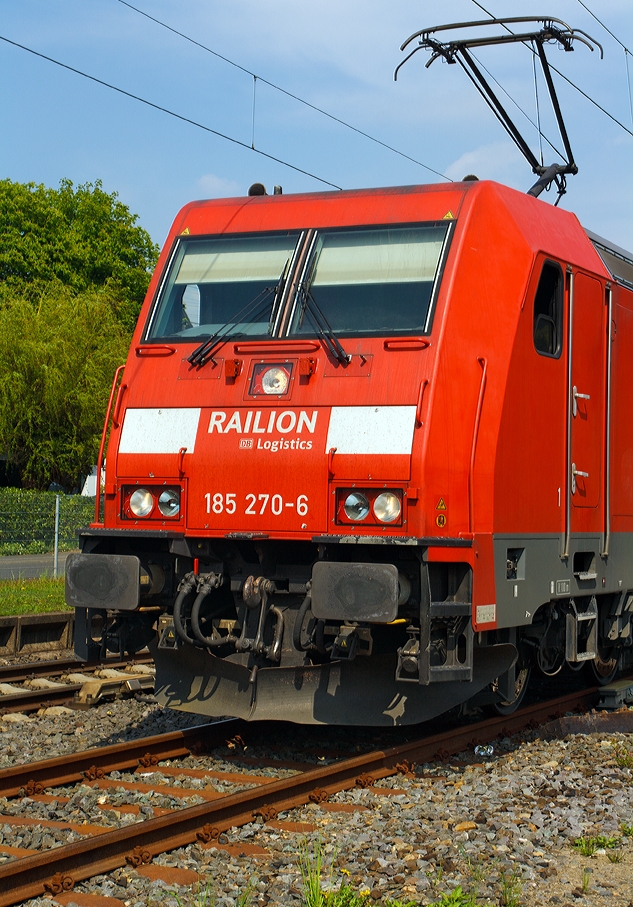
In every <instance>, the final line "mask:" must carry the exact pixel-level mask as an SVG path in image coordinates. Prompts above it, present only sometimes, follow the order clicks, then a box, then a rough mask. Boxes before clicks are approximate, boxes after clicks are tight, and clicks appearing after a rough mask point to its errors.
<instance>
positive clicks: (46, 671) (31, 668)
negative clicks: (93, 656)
mask: <svg viewBox="0 0 633 907" xmlns="http://www.w3.org/2000/svg"><path fill="white" fill-rule="evenodd" d="M153 660H154V659H153V658H152V656H151V655H143V656H140V657H138V658H134V657H132V656H131V657H130V658H126V659H125V660H124V661H121V659H120V658H112V659H108V658H105V659H103V661H88V662H86V661H81V660H79V659H76V658H60V659H58V660H56V661H30V662H27V663H24V664H12V665H2V666H0V683H23V682H24V681H25V680H29V679H30V678H31V677H58V676H59V675H60V674H66V673H71V672H74V671H81V670H84V671H97V670H101V669H102V668H115V669H119V668H126V667H127V666H128V665H132V664H151V663H152V662H153ZM1 701H2V700H0V703H1Z"/></svg>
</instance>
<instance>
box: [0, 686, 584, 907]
mask: <svg viewBox="0 0 633 907" xmlns="http://www.w3.org/2000/svg"><path fill="white" fill-rule="evenodd" d="M597 692H598V689H597V688H596V687H594V688H592V689H590V690H584V691H583V692H581V693H578V692H576V693H573V694H570V695H567V696H563V697H560V698H558V699H555V700H550V701H549V702H545V703H539V704H537V705H534V706H530V707H528V708H525V709H521V710H520V711H517V712H515V713H514V714H513V715H509V716H507V715H506V716H499V717H495V718H490V719H488V720H486V721H483V722H480V723H478V724H476V725H469V726H466V727H463V728H458V729H455V730H451V731H447V732H443V733H441V734H435V735H433V736H431V737H427V738H425V739H420V740H415V741H413V742H409V743H405V744H401V745H399V746H394V747H390V748H388V749H386V750H376V751H373V752H371V753H366V754H364V755H361V756H355V757H354V758H352V759H344V760H342V761H340V762H337V763H334V764H331V765H328V766H324V767H322V768H317V769H313V770H310V771H306V772H301V773H299V774H297V775H294V776H292V777H290V778H284V779H282V780H279V781H273V782H271V783H270V784H267V785H266V786H265V789H260V790H257V789H255V790H246V791H240V792H238V793H235V794H230V795H229V796H226V797H222V798H220V799H218V800H212V801H207V802H205V803H202V804H198V805H196V806H192V807H188V808H186V809H183V810H181V811H178V812H175V813H170V814H169V815H165V816H158V817H155V818H153V819H147V820H145V821H144V822H139V823H135V824H134V825H130V826H125V827H123V828H118V829H115V830H113V831H109V832H105V833H104V834H100V835H98V836H97V837H96V838H84V839H83V840H81V841H76V842H75V843H73V844H68V845H66V846H62V847H58V848H55V849H54V850H52V851H50V850H49V851H46V852H44V853H37V854H33V855H32V856H27V857H22V858H20V859H17V860H14V861H11V862H9V863H6V864H4V865H3V866H0V907H10V905H14V904H18V903H20V902H21V901H23V900H26V899H27V898H32V897H38V896H41V895H42V894H44V893H45V892H46V891H48V892H49V893H53V894H55V892H57V893H59V892H60V891H69V890H71V889H72V887H73V886H74V884H75V883H76V882H78V881H81V880H83V879H87V878H90V877H91V876H93V875H97V874H102V873H106V872H110V871H112V870H114V869H117V868H119V867H121V866H125V865H126V863H127V864H129V865H131V866H135V865H140V864H141V863H149V862H151V860H152V858H153V857H154V856H156V855H158V854H160V853H164V852H165V851H169V850H174V849H176V848H179V847H185V846H187V845H188V844H192V843H194V842H195V841H196V840H202V841H206V842H209V841H213V840H215V839H216V838H217V837H218V835H219V834H220V833H222V832H223V831H226V830H227V829H229V828H231V827H233V826H239V825H244V824H247V823H248V822H252V821H253V818H254V816H256V815H259V814H262V813H265V814H266V813H267V814H268V815H276V813H277V812H282V811H286V810H289V809H292V808H294V807H297V806H303V805H304V804H305V803H307V802H308V801H309V800H310V795H312V798H313V799H316V800H317V802H318V801H319V800H321V799H323V798H324V797H326V795H327V796H330V795H332V794H334V793H337V792H339V791H342V790H348V789H350V788H354V787H356V786H358V785H359V784H360V785H362V786H368V785H371V784H372V783H373V781H376V780H378V779H379V778H384V777H386V776H388V775H392V774H395V773H396V772H398V771H405V772H406V771H409V770H410V769H411V766H412V764H413V763H416V762H422V761H428V760H430V759H433V758H438V757H439V758H448V757H450V756H451V755H453V754H455V753H458V752H460V751H462V750H463V749H465V748H466V747H469V746H472V745H473V744H475V743H476V742H480V741H481V740H484V741H486V740H490V739H494V738H495V737H496V736H497V735H498V734H499V733H501V734H503V735H504V736H508V735H510V734H513V733H516V732H518V731H520V730H523V729H524V728H525V727H526V726H536V725H538V724H539V723H542V722H544V721H547V720H548V719H550V718H552V717H556V716H558V715H560V714H561V712H563V713H564V712H565V711H569V710H570V709H572V708H578V707H580V706H584V707H586V706H588V705H591V704H592V703H593V702H594V701H595V698H596V695H597ZM227 724H229V723H227ZM227 724H225V725H224V727H225V728H226V727H227ZM243 724H244V722H235V723H230V725H229V726H230V727H231V730H233V729H235V728H238V727H242V726H243ZM212 727H213V726H212ZM174 736H175V737H178V736H179V735H174ZM136 743H137V746H138V748H140V749H142V748H143V741H137V742H136ZM144 743H145V746H147V743H148V741H147V740H146V741H144ZM181 743H182V741H181ZM84 755H85V754H84ZM95 756H98V751H97V752H95Z"/></svg>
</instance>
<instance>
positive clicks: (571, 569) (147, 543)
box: [66, 18, 633, 725]
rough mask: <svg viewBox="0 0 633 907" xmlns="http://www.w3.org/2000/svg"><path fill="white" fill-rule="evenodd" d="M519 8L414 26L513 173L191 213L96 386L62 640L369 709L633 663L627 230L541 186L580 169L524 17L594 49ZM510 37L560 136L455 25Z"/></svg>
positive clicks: (216, 691) (553, 36) (247, 705)
mask: <svg viewBox="0 0 633 907" xmlns="http://www.w3.org/2000/svg"><path fill="white" fill-rule="evenodd" d="M526 21H534V20H526V19H524V18H521V19H512V20H505V21H504V22H503V23H502V24H504V26H505V27H506V28H507V23H509V22H511V23H519V22H521V23H524V22H526ZM537 21H538V22H540V23H541V24H542V26H543V27H542V29H541V30H540V31H539V32H532V33H529V34H527V35H523V34H514V35H512V36H511V37H508V34H507V30H506V31H504V32H503V34H501V35H500V36H498V37H496V38H492V39H480V38H476V39H471V40H466V41H451V42H449V43H447V44H442V43H440V42H439V41H438V40H437V37H436V34H435V33H436V32H440V31H444V30H446V29H447V28H455V27H460V28H461V27H462V26H450V27H449V26H442V27H439V28H436V29H431V30H429V31H426V32H419V33H417V34H416V35H414V36H412V38H410V39H409V41H407V42H405V44H404V45H403V49H405V48H406V47H407V45H408V44H409V43H410V41H412V40H413V38H419V45H418V47H417V48H416V50H417V49H419V48H420V47H427V48H428V49H430V50H431V52H432V54H433V56H432V58H431V61H432V60H433V59H436V58H437V57H438V56H444V58H445V59H447V60H448V62H451V63H453V62H460V63H461V64H462V66H463V67H464V68H465V69H466V70H467V71H468V72H469V74H470V75H471V77H472V79H473V81H475V82H476V83H477V84H478V85H479V87H480V88H481V90H482V91H483V92H484V93H485V94H486V96H487V97H488V98H489V100H490V103H491V106H492V107H493V110H495V112H496V113H497V115H498V116H499V117H500V119H501V120H502V122H503V123H504V125H505V126H506V128H508V131H509V132H510V134H511V136H512V138H513V139H514V140H515V141H516V142H517V144H518V145H519V147H520V149H521V150H522V152H523V153H524V154H525V156H526V157H527V159H528V160H529V162H530V164H531V166H532V169H533V170H534V172H535V173H536V174H537V175H538V176H539V177H540V179H539V180H538V181H537V183H536V184H535V185H534V186H533V187H532V189H531V190H530V191H529V193H528V194H527V195H523V194H521V193H519V192H517V191H515V190H512V189H508V188H506V187H503V186H500V185H498V184H496V183H492V182H479V181H476V180H469V181H464V182H461V183H452V184H450V185H448V186H445V185H443V186H437V185H432V186H413V187H404V188H396V189H375V190H367V191H347V192H337V193H332V192H327V193H320V194H312V195H295V196H283V195H282V194H275V195H273V196H267V195H265V194H262V193H263V187H261V186H259V187H257V186H256V187H252V189H253V194H250V195H249V197H248V198H236V199H228V200H219V201H207V202H196V203H194V204H191V205H188V206H187V207H185V208H184V209H183V210H182V211H181V212H180V214H179V215H178V217H177V218H176V221H175V223H174V225H173V227H172V230H171V233H170V235H169V237H168V240H167V243H166V245H165V249H164V250H163V253H162V256H161V258H160V260H159V263H158V267H157V269H156V273H155V275H154V278H153V280H152V283H151V285H150V288H149V292H148V295H147V299H146V301H145V305H144V307H143V310H142V312H141V317H140V319H139V323H138V326H137V329H136V332H135V335H134V339H133V343H132V348H131V350H130V354H129V357H128V361H127V363H126V365H125V369H124V370H122V369H120V370H119V373H118V374H117V376H116V377H115V381H114V385H113V388H112V395H111V399H110V407H109V412H108V417H107V419H106V427H105V428H104V444H105V438H106V433H107V428H108V426H109V424H110V419H111V428H110V435H109V443H108V451H107V466H106V477H105V500H104V516H103V520H102V521H100V518H99V514H97V519H96V522H95V523H94V524H93V525H92V526H91V527H90V529H88V530H86V531H85V532H83V533H82V534H81V547H82V553H81V554H78V555H74V556H71V557H69V559H68V561H67V565H66V590H67V593H66V594H67V601H68V602H69V603H70V604H73V605H75V607H76V609H77V611H76V614H77V618H76V640H77V642H76V649H77V652H78V654H79V655H80V656H81V657H84V658H89V657H91V656H94V655H98V654H99V652H100V651H101V652H102V653H104V652H105V651H107V650H114V651H119V652H121V654H124V653H125V652H134V651H136V650H138V649H139V648H141V647H142V646H144V645H146V644H149V645H150V647H151V649H152V652H153V653H154V656H155V660H156V669H157V676H156V694H157V696H158V699H159V701H160V702H162V703H164V704H165V705H168V706H171V707H173V708H178V709H183V710H185V711H191V712H195V713H198V714H204V715H209V716H219V715H235V716H240V717H242V718H246V719H265V718H283V719H286V720H291V721H296V722H303V723H331V724H367V725H381V724H382V725H385V724H386V725H391V724H410V723H417V722H420V721H422V720H425V719H427V718H430V717H432V716H434V715H437V714H440V713H441V712H444V711H446V710H447V709H449V708H451V707H453V706H456V705H457V704H459V703H463V702H466V701H468V700H470V701H475V702H478V703H480V704H488V705H490V706H492V707H493V708H495V709H497V710H498V711H500V712H502V713H503V712H507V711H511V710H512V709H514V708H516V706H517V705H518V703H519V702H520V701H521V698H522V696H523V695H524V693H525V690H526V687H527V681H528V677H529V674H530V671H531V670H532V668H533V667H534V668H537V669H539V670H540V671H542V672H543V673H544V674H547V675H552V674H556V673H557V672H558V671H559V670H561V668H562V667H563V666H564V665H565V664H568V665H570V666H571V667H572V668H581V667H583V665H590V666H591V668H592V669H593V672H594V674H595V676H596V677H597V679H598V680H599V681H600V682H602V683H604V682H607V681H609V680H610V679H611V678H613V677H614V676H615V674H616V672H617V671H618V669H619V668H621V667H624V666H625V665H627V664H631V663H632V662H633V633H632V627H633V419H631V417H630V402H629V393H630V390H629V389H630V376H629V368H630V357H631V355H632V354H633V258H632V257H631V255H630V254H628V253H627V252H625V251H623V250H622V249H619V248H617V247H616V246H613V245H612V244H610V243H609V242H607V241H605V240H603V239H601V238H599V237H597V236H594V235H593V234H590V233H588V232H587V231H585V230H584V229H583V228H582V226H581V225H580V224H579V222H578V220H577V218H576V217H575V216H574V215H573V214H570V213H568V212H565V211H561V210H559V209H558V208H556V207H553V206H551V205H548V204H545V203H544V202H542V201H541V200H539V199H538V198H537V196H538V195H539V194H540V193H541V192H542V191H543V189H544V188H547V187H549V185H550V184H551V183H552V182H556V184H557V187H558V192H559V198H560V195H561V194H562V193H563V192H564V190H565V177H566V175H568V174H573V173H575V172H576V171H577V167H576V165H575V163H574V160H573V156H572V154H571V149H570V147H569V142H568V139H567V134H566V132H565V129H564V126H563V123H562V119H561V117H560V109H559V107H558V102H557V100H556V96H555V92H554V89H553V83H552V81H551V75H550V73H549V69H548V66H547V61H546V59H545V55H544V49H543V45H544V44H545V43H548V42H551V41H557V42H558V43H559V44H560V46H562V47H563V48H564V49H565V50H570V49H571V45H572V42H573V41H574V40H579V41H581V42H582V43H584V44H587V45H588V46H592V45H593V46H596V47H598V45H597V44H596V43H595V42H593V41H592V39H590V38H589V36H587V35H585V33H584V32H574V31H573V30H571V29H570V28H569V26H566V25H565V23H561V22H560V21H559V20H555V19H547V20H544V19H541V20H537ZM467 24H468V25H489V24H490V23H467ZM524 40H528V41H529V42H531V43H532V45H533V46H536V48H537V50H538V54H539V57H540V59H541V63H542V66H543V71H544V75H545V78H546V81H547V84H548V87H549V90H550V95H551V97H552V102H553V105H554V109H555V111H556V114H557V119H558V122H559V127H560V132H561V137H562V139H563V144H564V147H565V150H566V154H567V161H566V163H564V164H554V165H551V166H550V167H547V168H546V167H544V166H542V165H541V164H539V162H538V161H537V160H536V158H535V157H534V156H533V155H532V152H531V151H530V150H529V147H528V146H527V144H526V143H525V142H524V141H523V139H522V138H521V136H520V135H519V134H518V131H517V130H516V128H515V127H514V125H513V124H512V123H511V121H510V120H509V117H508V116H507V113H506V112H505V111H503V109H502V108H501V105H500V103H499V101H498V100H497V98H496V97H495V96H494V94H493V93H492V92H491V90H490V88H489V86H488V85H487V83H486V81H485V79H484V77H483V75H482V73H481V71H480V70H479V69H478V67H477V65H476V63H475V61H474V60H473V58H472V56H471V55H470V52H469V48H470V47H473V46H478V47H479V46H481V45H482V44H483V43H508V42H510V41H524ZM413 53H415V50H414V51H413ZM411 55H412V54H409V56H411ZM407 59H408V58H407ZM121 372H122V374H121ZM103 446H104V445H102V452H103ZM100 460H101V457H100ZM100 467H101V462H100V463H99V469H98V474H99V475H100V472H101V470H100Z"/></svg>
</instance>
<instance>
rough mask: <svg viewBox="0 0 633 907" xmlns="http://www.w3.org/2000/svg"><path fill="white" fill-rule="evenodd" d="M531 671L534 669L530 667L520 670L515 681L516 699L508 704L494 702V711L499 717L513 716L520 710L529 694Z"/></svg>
mask: <svg viewBox="0 0 633 907" xmlns="http://www.w3.org/2000/svg"><path fill="white" fill-rule="evenodd" d="M531 671H532V669H531V667H530V666H529V665H528V666H526V667H523V668H519V670H518V671H517V676H516V680H515V681H514V699H512V700H509V701H508V702H494V703H493V704H492V709H493V711H494V712H495V713H496V714H497V715H511V714H512V713H513V712H514V711H516V710H517V709H518V707H519V706H520V705H521V703H522V702H523V699H524V698H525V694H526V693H527V689H528V685H529V681H530V673H531Z"/></svg>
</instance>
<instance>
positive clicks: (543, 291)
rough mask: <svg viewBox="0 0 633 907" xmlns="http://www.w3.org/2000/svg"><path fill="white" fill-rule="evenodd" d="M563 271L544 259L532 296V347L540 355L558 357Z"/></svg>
mask: <svg viewBox="0 0 633 907" xmlns="http://www.w3.org/2000/svg"><path fill="white" fill-rule="evenodd" d="M563 288H564V278H563V272H562V269H561V267H560V265H559V264H556V262H553V261H546V262H545V264H544V265H543V270H542V271H541V278H540V280H539V282H538V287H537V290H536V296H535V297H534V348H535V349H536V352H537V353H539V354H540V355H541V356H550V357H552V358H553V359H558V357H559V356H560V353H561V349H562V343H561V339H562V337H561V335H562V324H563Z"/></svg>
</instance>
